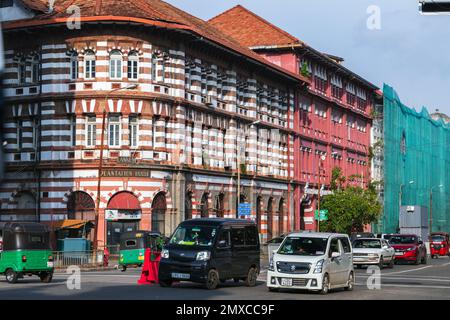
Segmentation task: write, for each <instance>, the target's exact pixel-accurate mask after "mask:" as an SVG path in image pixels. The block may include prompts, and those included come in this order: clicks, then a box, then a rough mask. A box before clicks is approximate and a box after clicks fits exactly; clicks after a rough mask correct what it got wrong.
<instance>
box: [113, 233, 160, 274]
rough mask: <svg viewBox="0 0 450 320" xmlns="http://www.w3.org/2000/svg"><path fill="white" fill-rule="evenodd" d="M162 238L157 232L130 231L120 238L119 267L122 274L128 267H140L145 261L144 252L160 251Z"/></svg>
mask: <svg viewBox="0 0 450 320" xmlns="http://www.w3.org/2000/svg"><path fill="white" fill-rule="evenodd" d="M164 241H165V240H164V237H162V236H161V234H160V233H159V232H149V231H142V230H138V231H132V232H125V233H123V234H122V235H121V236H120V253H119V267H120V270H121V271H122V272H124V271H126V270H127V268H128V267H141V266H142V264H143V263H144V259H145V250H146V249H148V248H150V249H152V250H153V251H161V249H162V246H163V245H164Z"/></svg>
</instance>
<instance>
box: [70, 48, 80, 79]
mask: <svg viewBox="0 0 450 320" xmlns="http://www.w3.org/2000/svg"><path fill="white" fill-rule="evenodd" d="M69 59H70V79H71V80H77V79H78V53H77V52H75V51H72V52H71V53H70V54H69Z"/></svg>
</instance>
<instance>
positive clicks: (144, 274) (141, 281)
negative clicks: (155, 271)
mask: <svg viewBox="0 0 450 320" xmlns="http://www.w3.org/2000/svg"><path fill="white" fill-rule="evenodd" d="M149 273H150V249H146V250H145V254H144V266H143V267H142V272H141V278H140V279H139V280H138V284H151V282H149V281H148V277H149Z"/></svg>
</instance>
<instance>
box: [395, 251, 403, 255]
mask: <svg viewBox="0 0 450 320" xmlns="http://www.w3.org/2000/svg"><path fill="white" fill-rule="evenodd" d="M395 255H396V256H402V255H403V252H396V253H395Z"/></svg>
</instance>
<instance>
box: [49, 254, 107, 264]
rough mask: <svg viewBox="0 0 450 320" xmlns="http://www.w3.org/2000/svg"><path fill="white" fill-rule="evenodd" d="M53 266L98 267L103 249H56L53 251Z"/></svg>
mask: <svg viewBox="0 0 450 320" xmlns="http://www.w3.org/2000/svg"><path fill="white" fill-rule="evenodd" d="M53 261H54V267H55V268H64V267H68V266H79V267H99V266H102V265H103V250H95V251H81V252H80V251H78V252H69V251H57V252H53Z"/></svg>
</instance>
